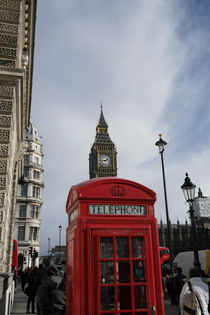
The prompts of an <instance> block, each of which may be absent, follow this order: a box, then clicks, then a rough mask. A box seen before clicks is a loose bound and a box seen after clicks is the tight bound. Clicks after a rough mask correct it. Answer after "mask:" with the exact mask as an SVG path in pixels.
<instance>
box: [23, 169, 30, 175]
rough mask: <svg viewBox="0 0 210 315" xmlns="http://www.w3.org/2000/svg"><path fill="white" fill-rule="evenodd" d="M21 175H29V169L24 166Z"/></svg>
mask: <svg viewBox="0 0 210 315" xmlns="http://www.w3.org/2000/svg"><path fill="white" fill-rule="evenodd" d="M23 175H24V177H28V176H29V169H28V168H27V167H24V171H23Z"/></svg>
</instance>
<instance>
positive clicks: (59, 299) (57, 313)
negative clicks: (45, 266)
mask: <svg viewBox="0 0 210 315" xmlns="http://www.w3.org/2000/svg"><path fill="white" fill-rule="evenodd" d="M50 297H51V300H52V310H53V314H54V315H65V305H66V274H65V273H64V277H63V279H62V281H61V282H60V284H59V283H58V285H57V288H56V289H54V290H52V292H51V293H50Z"/></svg>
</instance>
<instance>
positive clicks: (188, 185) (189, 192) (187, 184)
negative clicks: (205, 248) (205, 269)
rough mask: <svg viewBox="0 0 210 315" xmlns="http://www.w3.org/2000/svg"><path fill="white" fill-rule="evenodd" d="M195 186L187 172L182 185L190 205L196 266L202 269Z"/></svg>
mask: <svg viewBox="0 0 210 315" xmlns="http://www.w3.org/2000/svg"><path fill="white" fill-rule="evenodd" d="M195 187H196V185H195V184H193V183H192V182H191V180H190V178H189V177H188V173H186V174H185V180H184V184H183V185H182V186H181V189H182V191H183V194H184V197H185V200H186V202H187V203H188V204H189V206H190V209H189V211H188V212H189V214H190V221H191V228H192V237H193V244H194V266H195V267H197V268H198V269H200V267H201V263H200V260H199V254H198V241H197V230H196V225H195V216H194V212H195V210H194V209H193V202H194V199H195Z"/></svg>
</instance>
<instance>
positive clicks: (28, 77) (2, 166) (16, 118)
mask: <svg viewBox="0 0 210 315" xmlns="http://www.w3.org/2000/svg"><path fill="white" fill-rule="evenodd" d="M35 21H36V0H1V1H0V272H10V271H11V260H12V245H13V238H14V235H13V234H14V221H15V203H16V188H17V181H18V180H19V178H20V177H21V175H22V156H23V152H24V132H25V129H26V128H27V127H28V125H29V119H30V108H31V91H32V75H33V55H34V37H35Z"/></svg>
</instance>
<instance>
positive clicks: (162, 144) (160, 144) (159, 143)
mask: <svg viewBox="0 0 210 315" xmlns="http://www.w3.org/2000/svg"><path fill="white" fill-rule="evenodd" d="M155 145H156V146H158V147H159V153H160V156H161V165H162V174H163V188H164V198H165V209H166V222H167V236H168V248H169V252H170V266H171V268H172V260H173V259H172V246H171V224H170V219H169V213H168V201H167V191H166V180H165V169H164V160H163V152H164V150H165V146H166V145H167V142H166V141H164V140H163V139H162V135H161V134H160V135H159V140H158V141H157V142H156V143H155Z"/></svg>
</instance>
